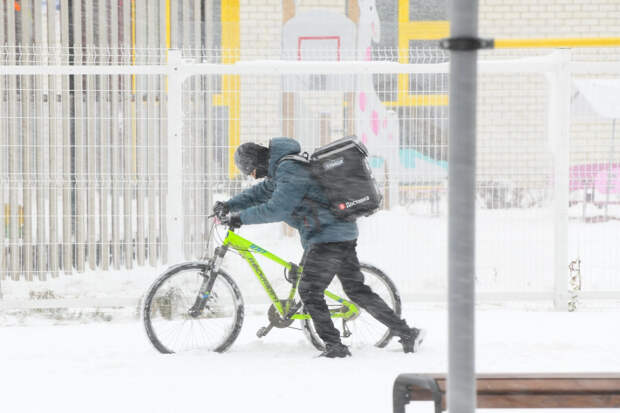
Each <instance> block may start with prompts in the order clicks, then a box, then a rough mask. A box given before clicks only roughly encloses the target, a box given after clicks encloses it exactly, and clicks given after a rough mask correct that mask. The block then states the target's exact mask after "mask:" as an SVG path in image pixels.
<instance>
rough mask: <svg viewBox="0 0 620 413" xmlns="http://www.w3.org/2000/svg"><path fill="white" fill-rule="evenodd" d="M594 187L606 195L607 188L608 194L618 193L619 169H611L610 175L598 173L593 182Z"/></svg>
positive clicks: (602, 172)
mask: <svg viewBox="0 0 620 413" xmlns="http://www.w3.org/2000/svg"><path fill="white" fill-rule="evenodd" d="M608 181H609V182H608ZM594 187H595V188H596V190H597V191H598V192H602V193H604V194H606V193H607V188H609V193H610V194H617V193H620V168H613V169H612V170H611V173H609V172H608V171H600V172H599V173H598V174H597V175H596V178H595V180H594Z"/></svg>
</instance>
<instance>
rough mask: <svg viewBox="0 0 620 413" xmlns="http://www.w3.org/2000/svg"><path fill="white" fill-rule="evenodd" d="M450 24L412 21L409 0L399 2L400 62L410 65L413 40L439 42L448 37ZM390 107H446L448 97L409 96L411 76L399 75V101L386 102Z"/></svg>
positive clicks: (439, 21)
mask: <svg viewBox="0 0 620 413" xmlns="http://www.w3.org/2000/svg"><path fill="white" fill-rule="evenodd" d="M449 34H450V22H448V21H446V20H437V21H410V20H409V0H398V61H399V62H400V63H409V42H410V41H412V40H414V41H415V40H438V39H442V38H444V37H448V36H449ZM384 103H385V104H386V105H388V106H445V105H447V104H448V95H422V94H414V95H411V94H409V74H407V73H401V74H399V75H398V100H397V101H396V102H384Z"/></svg>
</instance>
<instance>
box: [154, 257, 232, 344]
mask: <svg viewBox="0 0 620 413" xmlns="http://www.w3.org/2000/svg"><path fill="white" fill-rule="evenodd" d="M211 276H215V277H216V278H215V280H214V283H213V287H212V288H211V290H210V291H209V292H208V296H207V297H208V298H206V300H203V301H202V303H203V305H201V306H200V307H199V311H197V310H196V302H197V299H200V297H199V295H200V296H205V295H206V294H203V292H201V289H202V287H203V285H205V282H206V281H208V277H211ZM142 316H143V321H144V327H145V329H146V333H147V336H148V338H149V340H150V341H151V343H153V345H154V346H155V348H156V349H157V350H159V351H160V352H161V353H179V352H184V351H192V350H208V351H216V352H223V351H226V350H227V349H228V348H229V347H230V346H231V345H232V343H233V342H234V341H235V339H236V338H237V336H238V335H239V331H240V330H241V325H242V324H243V298H242V297H241V292H240V291H239V287H237V284H236V283H235V282H234V281H233V279H232V278H231V277H230V276H229V275H228V274H226V273H225V272H224V271H222V270H220V271H218V272H217V274H212V273H211V272H210V271H209V270H208V269H207V266H206V264H204V263H186V264H180V265H177V266H174V267H171V268H170V269H168V270H167V271H166V272H165V273H164V274H162V275H161V276H160V277H159V278H158V279H157V280H156V281H155V282H154V283H153V285H152V286H151V288H150V289H149V291H148V292H147V294H146V298H145V300H144V306H143V314H142Z"/></svg>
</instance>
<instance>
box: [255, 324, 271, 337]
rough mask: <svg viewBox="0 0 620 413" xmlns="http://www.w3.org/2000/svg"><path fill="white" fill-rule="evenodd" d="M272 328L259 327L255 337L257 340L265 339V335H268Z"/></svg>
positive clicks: (269, 326)
mask: <svg viewBox="0 0 620 413" xmlns="http://www.w3.org/2000/svg"><path fill="white" fill-rule="evenodd" d="M272 328H273V325H271V324H270V325H268V326H267V327H261V328H259V329H258V331H257V332H256V337H258V338H262V337H265V336H266V335H267V333H269V332H270V331H271V329H272Z"/></svg>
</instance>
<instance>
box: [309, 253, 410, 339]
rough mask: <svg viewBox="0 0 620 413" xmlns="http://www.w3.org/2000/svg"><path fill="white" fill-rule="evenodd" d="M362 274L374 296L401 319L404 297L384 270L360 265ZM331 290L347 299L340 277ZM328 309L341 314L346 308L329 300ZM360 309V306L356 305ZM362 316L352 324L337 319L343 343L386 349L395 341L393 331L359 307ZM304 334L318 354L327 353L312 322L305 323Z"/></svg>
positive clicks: (336, 322) (331, 285) (351, 322)
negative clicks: (340, 310)
mask: <svg viewBox="0 0 620 413" xmlns="http://www.w3.org/2000/svg"><path fill="white" fill-rule="evenodd" d="M360 267H361V268H360V270H361V271H362V274H363V275H364V283H365V284H366V285H368V286H369V287H370V288H371V289H372V291H373V292H375V293H376V294H377V295H379V297H381V298H382V299H383V301H385V303H386V304H387V305H388V307H390V308H391V309H392V310H393V311H394V313H396V315H397V316H399V317H400V314H401V302H400V295H399V293H398V290H397V289H396V286H395V285H394V283H393V282H392V280H391V279H390V278H389V277H388V276H387V275H386V274H385V273H384V272H383V271H381V270H380V269H378V268H376V267H373V266H372V265H368V264H360ZM327 290H329V291H331V292H333V293H335V294H336V295H338V296H340V297H343V298H344V297H346V295H345V293H344V290H343V289H342V285H341V284H340V281H339V280H338V277H334V280H333V281H332V282H331V284H330V285H329V287H327ZM326 301H327V306H328V307H329V309H330V310H339V309H341V308H342V304H340V303H337V302H333V301H331V300H330V299H329V298H327V297H326ZM355 304H356V305H357V303H355ZM357 306H358V309H359V313H358V314H357V315H355V316H353V317H351V318H350V319H349V320H344V319H340V318H333V319H332V321H333V322H334V327H336V329H338V330H339V331H340V337H341V340H342V343H343V344H345V345H347V346H351V347H354V348H360V347H369V346H375V347H385V346H386V345H387V344H388V343H389V342H390V339H391V338H392V335H391V333H390V329H389V328H388V327H387V326H385V325H383V324H382V323H380V322H379V321H378V320H376V319H375V318H374V317H373V316H371V315H370V314H369V313H368V312H367V311H365V310H364V309H362V308H361V307H360V306H359V305H357ZM302 327H303V330H304V333H305V334H306V337H307V338H308V340H309V341H310V342H311V343H312V345H313V346H314V347H316V348H317V349H318V350H324V349H325V344H324V343H323V340H321V338H320V337H319V335H318V334H317V332H316V329H315V328H314V324H313V323H312V320H310V319H308V320H303V326H302Z"/></svg>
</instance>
